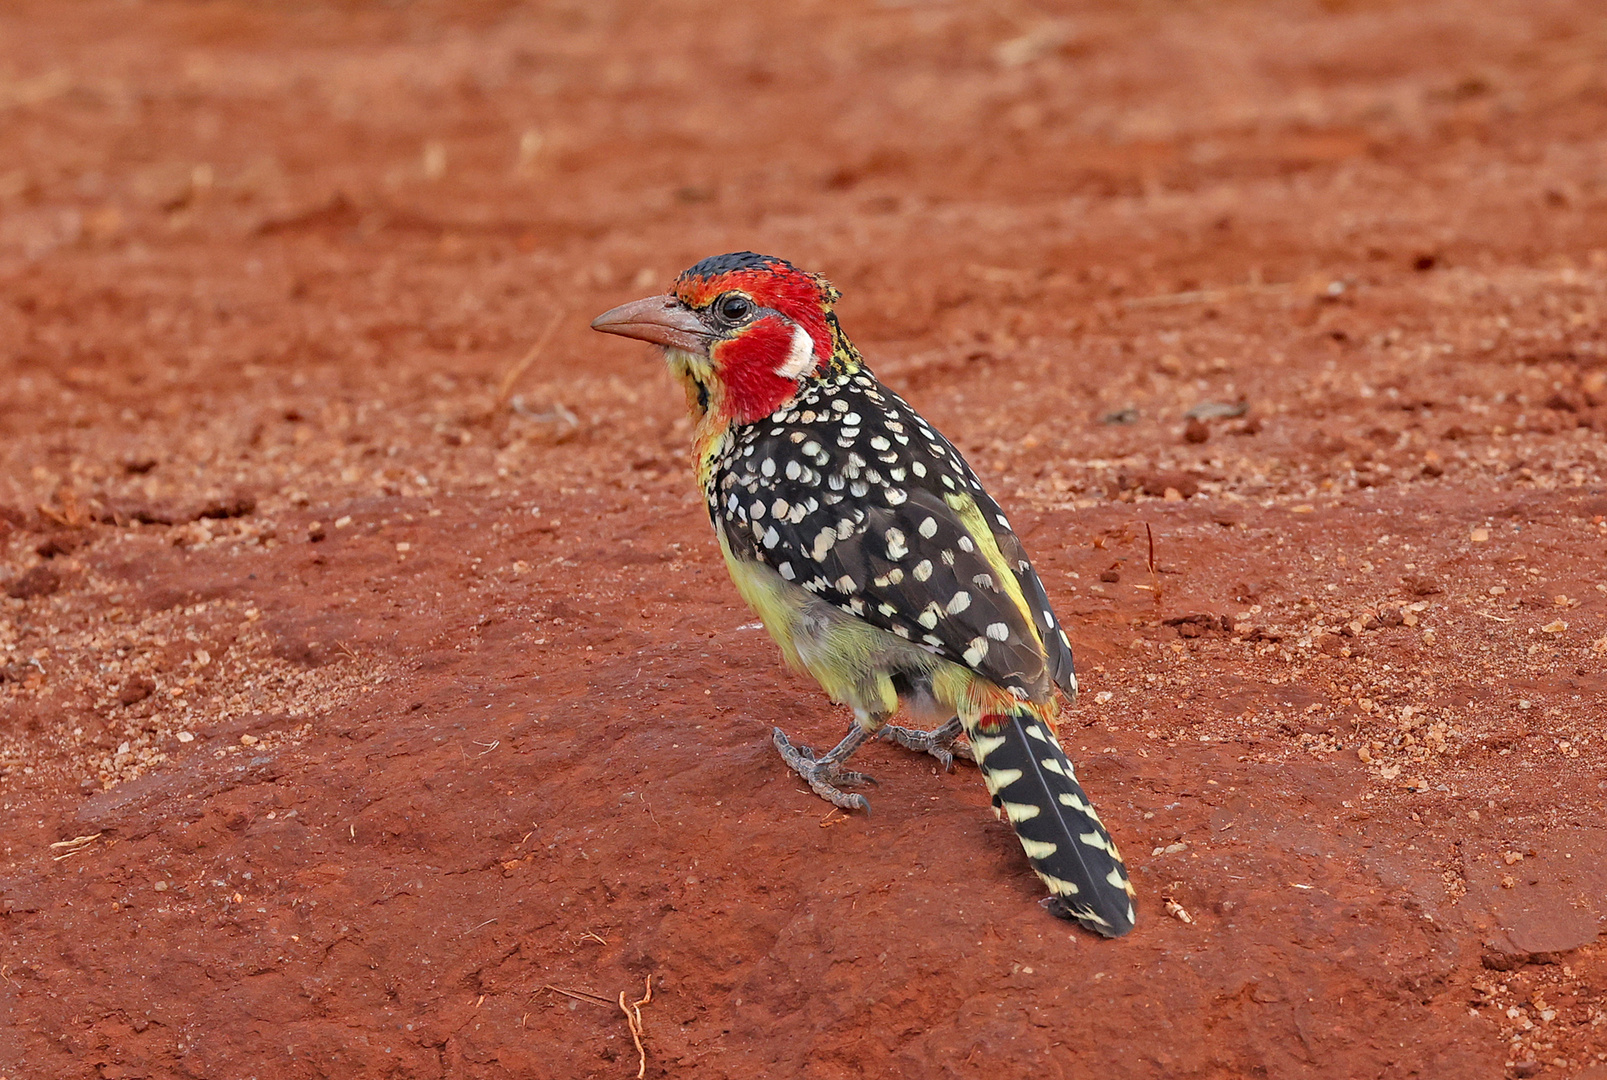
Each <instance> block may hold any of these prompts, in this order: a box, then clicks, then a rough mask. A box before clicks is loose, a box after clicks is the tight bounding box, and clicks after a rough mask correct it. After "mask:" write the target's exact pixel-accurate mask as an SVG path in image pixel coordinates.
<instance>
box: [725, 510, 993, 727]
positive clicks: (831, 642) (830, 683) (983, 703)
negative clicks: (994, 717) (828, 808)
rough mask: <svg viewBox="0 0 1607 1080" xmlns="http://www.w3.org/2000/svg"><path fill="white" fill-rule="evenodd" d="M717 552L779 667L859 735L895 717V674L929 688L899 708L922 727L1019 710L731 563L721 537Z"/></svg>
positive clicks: (911, 650) (941, 665) (974, 680)
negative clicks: (796, 675) (775, 650)
mask: <svg viewBox="0 0 1607 1080" xmlns="http://www.w3.org/2000/svg"><path fill="white" fill-rule="evenodd" d="M716 532H719V530H716ZM720 550H721V551H722V552H723V553H724V555H725V565H726V569H727V570H729V571H730V573H731V580H732V582H733V583H734V584H735V585H736V587H737V592H739V593H740V594H741V595H742V599H743V600H745V601H747V604H748V606H749V607H750V608H752V609H753V610H754V612H755V613H756V614H757V615H758V616H759V619H760V621H762V622H763V623H764V626H765V629H766V630H768V631H769V632H770V636H771V637H772V638H774V639H775V642H776V644H777V645H778V646H780V647H781V654H782V656H784V657H785V658H786V660H787V663H788V664H790V665H792V666H793V667H794V668H796V669H799V670H802V671H807V672H808V673H809V674H810V675H812V676H814V679H815V681H816V682H818V683H819V684H820V686H821V689H823V690H825V691H826V693H827V694H828V695H829V696H830V697H831V699H832V700H833V701H837V702H841V703H842V704H845V705H848V706H849V707H850V708H852V709H853V710H854V715H855V716H856V717H857V718H858V720H859V723H860V724H861V725H862V726H864V727H865V728H866V729H868V730H871V731H874V730H876V729H877V728H879V727H881V726H882V724H883V723H885V722H886V720H887V718H888V717H889V716H891V715H892V714H893V713H894V712H895V711H897V709H898V706H899V704H900V698H899V694H898V691H897V690H896V689H895V687H894V685H893V679H892V676H893V675H895V674H897V673H900V672H910V673H919V674H921V675H924V676H926V677H927V678H926V679H924V680H922V681H923V682H929V683H930V686H931V690H932V693H931V697H930V699H925V698H923V699H920V700H917V699H904V700H903V704H904V706H905V708H906V710H907V711H909V712H910V713H912V714H913V715H914V717H915V718H916V719H919V720H921V721H923V722H930V723H941V722H942V721H945V720H947V719H949V718H950V717H953V716H958V717H960V719H961V720H962V721H967V722H968V726H969V721H973V720H975V719H976V718H977V717H978V716H981V715H983V714H985V713H988V712H997V711H1001V710H1005V709H1009V708H1011V707H1012V706H1015V705H1017V704H1019V703H1018V702H1017V701H1016V700H1015V699H1014V698H1012V697H1011V696H1010V695H1009V693H1008V692H1006V691H1004V690H1003V689H1001V688H999V687H997V686H994V685H993V684H992V683H990V682H988V681H987V680H985V679H981V678H978V677H977V676H975V675H973V674H972V673H971V672H970V671H968V670H967V669H966V668H964V667H961V666H960V665H958V664H955V663H953V662H951V661H948V660H945V659H943V658H942V657H939V656H934V655H933V654H931V653H929V652H927V651H926V650H925V649H922V648H920V647H919V646H917V645H914V644H913V643H911V642H909V641H907V640H905V639H904V638H901V637H899V636H897V635H896V634H891V633H888V632H887V631H886V630H882V629H880V628H879V627H875V626H872V625H871V624H870V623H868V622H865V621H864V620H863V619H858V618H855V617H854V616H852V615H850V614H848V613H846V612H844V611H841V610H839V609H838V608H836V607H834V606H833V605H831V604H829V603H827V602H826V601H824V600H821V599H820V598H819V597H817V596H815V595H813V594H812V593H810V592H808V591H807V590H806V589H803V588H801V587H799V586H798V585H795V584H793V583H792V582H790V581H786V580H785V579H783V578H782V577H781V575H780V574H778V573H776V572H775V571H774V570H772V569H771V568H770V567H768V566H765V565H764V564H762V563H756V562H750V561H748V560H745V559H738V558H736V557H735V556H733V555H732V554H731V549H730V547H729V546H728V545H727V544H726V540H725V536H724V534H723V533H721V534H720Z"/></svg>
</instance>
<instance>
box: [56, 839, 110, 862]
mask: <svg viewBox="0 0 1607 1080" xmlns="http://www.w3.org/2000/svg"><path fill="white" fill-rule="evenodd" d="M100 836H101V834H100V833H91V834H90V835H88V836H75V837H73V838H72V839H71V840H57V841H56V842H55V843H54V844H51V845H50V846H51V848H52V849H53V850H54V851H55V852H56V853H55V854H54V855H52V856H51V858H52V859H53V860H55V861H56V862H61V860H63V859H70V858H72V857H73V856H74V855H77V854H78V853H79V852H80V851H83V850H85V849H86V848H88V847H89V845H90V844H93V843H94V842H95V841H96V840H98V839H100Z"/></svg>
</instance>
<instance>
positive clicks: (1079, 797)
mask: <svg viewBox="0 0 1607 1080" xmlns="http://www.w3.org/2000/svg"><path fill="white" fill-rule="evenodd" d="M965 727H966V735H967V736H968V737H969V738H970V741H971V749H972V752H973V753H975V755H976V762H977V765H978V766H980V767H981V769H982V779H983V781H984V782H985V783H986V784H987V785H988V791H989V792H990V793H991V794H992V795H993V805H994V808H995V809H996V810H998V811H999V813H1000V814H1001V815H1002V816H1004V817H1008V818H1009V819H1010V825H1011V827H1012V828H1014V829H1015V831H1016V836H1017V838H1019V839H1020V841H1021V846H1022V848H1023V849H1024V850H1025V851H1026V853H1027V858H1028V859H1030V860H1031V861H1032V869H1033V871H1034V872H1035V873H1036V874H1037V875H1038V877H1039V878H1040V879H1042V881H1043V883H1044V884H1045V885H1047V886H1049V893H1050V896H1049V899H1048V901H1046V903H1045V906H1046V907H1047V908H1048V909H1049V910H1050V911H1051V912H1052V913H1053V914H1055V915H1058V916H1060V917H1061V918H1063V919H1076V920H1077V921H1078V922H1080V923H1082V924H1083V926H1085V927H1087V928H1088V929H1090V930H1094V931H1097V932H1098V933H1100V934H1103V935H1104V936H1106V937H1120V936H1121V935H1123V934H1125V933H1127V931H1129V930H1131V929H1132V928H1133V901H1132V897H1133V887H1132V885H1131V884H1130V883H1129V882H1128V880H1127V868H1126V866H1124V865H1123V863H1122V857H1121V853H1120V852H1119V851H1117V850H1116V843H1115V841H1113V840H1112V839H1111V838H1110V833H1109V832H1107V831H1106V830H1105V825H1104V823H1103V822H1101V821H1100V820H1099V815H1098V814H1097V813H1095V812H1094V808H1093V806H1092V805H1091V804H1090V803H1089V801H1088V796H1087V795H1086V794H1085V793H1084V792H1083V789H1082V785H1081V784H1079V783H1077V776H1076V773H1074V772H1073V771H1072V766H1071V761H1070V759H1068V758H1067V757H1066V753H1065V751H1064V750H1062V749H1061V748H1060V742H1059V740H1058V739H1056V738H1055V733H1054V729H1053V728H1052V727H1050V726H1049V723H1048V722H1047V721H1046V720H1045V719H1043V717H1041V716H1040V715H1039V714H1038V713H1037V712H1036V711H1035V710H1034V709H1033V708H1032V707H1031V706H1030V705H1026V704H1023V705H1022V706H1021V707H1019V708H1016V709H1013V710H1011V711H1010V712H1008V713H993V714H989V715H985V716H981V717H978V718H977V719H976V721H974V722H968V723H966V725H965Z"/></svg>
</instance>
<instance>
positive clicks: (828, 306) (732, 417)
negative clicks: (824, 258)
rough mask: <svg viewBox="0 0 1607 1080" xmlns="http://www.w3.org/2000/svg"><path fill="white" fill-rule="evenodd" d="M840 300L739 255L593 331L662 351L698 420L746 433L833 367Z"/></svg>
mask: <svg viewBox="0 0 1607 1080" xmlns="http://www.w3.org/2000/svg"><path fill="white" fill-rule="evenodd" d="M837 297H838V293H837V290H836V289H834V288H832V286H831V284H830V283H828V282H827V281H826V279H825V278H823V277H820V276H818V275H816V274H810V273H806V272H804V271H802V270H799V269H798V268H797V267H795V266H793V265H792V264H791V263H789V262H787V261H786V260H785V259H777V258H774V257H773V256H769V255H755V254H754V253H753V252H751V251H740V252H736V253H735V254H731V255H716V256H714V257H712V258H708V259H704V260H703V261H702V262H700V263H698V264H697V265H695V266H692V267H690V268H688V269H687V270H685V271H683V272H682V273H681V276H680V277H678V278H676V279H675V284H674V286H673V287H672V288H671V289H670V291H669V292H668V293H667V294H665V295H663V296H650V297H648V298H647V299H645V300H636V301H633V302H632V303H629V304H622V305H620V306H619V307H617V308H614V309H613V310H612V311H607V312H604V313H603V314H601V315H599V316H597V318H596V319H594V320H592V324H591V325H592V329H593V330H601V331H602V332H603V333H605V334H619V335H620V336H622V337H630V338H638V339H640V340H642V341H650V342H652V343H653V344H654V345H658V346H661V347H662V348H663V349H664V353H665V357H666V359H667V360H668V361H669V364H670V368H671V370H672V371H673V372H674V373H675V374H676V375H677V376H678V377H679V378H680V379H681V381H682V382H683V383H685V385H686V389H687V400H688V402H689V404H690V406H691V408H692V410H693V412H694V413H695V414H696V415H697V416H698V418H699V419H704V418H713V419H715V420H717V421H719V422H721V423H737V424H747V423H753V422H754V421H756V420H759V419H762V418H763V417H766V416H769V415H770V414H771V413H773V412H774V411H775V410H776V409H778V408H780V407H781V406H782V405H784V404H785V403H786V402H787V401H789V400H791V399H792V397H793V396H794V395H795V394H797V392H798V389H799V387H800V386H802V385H803V384H804V383H805V382H806V381H807V380H809V379H811V378H813V377H815V376H816V375H818V374H819V373H820V372H821V371H822V370H823V369H824V368H825V367H826V366H827V365H828V364H830V363H831V361H832V357H833V353H834V351H835V350H837V349H838V347H839V345H838V343H839V340H840V338H841V334H840V332H839V331H838V330H837V326H836V318H835V316H834V315H833V314H832V304H833V303H835V302H836V300H837ZM850 348H851V347H850Z"/></svg>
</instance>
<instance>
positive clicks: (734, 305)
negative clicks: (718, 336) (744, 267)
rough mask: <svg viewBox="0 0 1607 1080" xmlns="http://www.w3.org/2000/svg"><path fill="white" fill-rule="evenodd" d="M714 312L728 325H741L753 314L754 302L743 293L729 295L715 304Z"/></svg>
mask: <svg viewBox="0 0 1607 1080" xmlns="http://www.w3.org/2000/svg"><path fill="white" fill-rule="evenodd" d="M714 310H715V311H717V312H718V313H719V315H720V318H721V319H723V320H724V321H725V322H728V323H739V322H741V321H742V320H744V319H746V318H747V317H748V316H749V315H752V314H753V301H752V300H749V299H748V298H747V297H746V296H743V295H742V294H741V293H727V294H726V295H724V296H722V297H720V298H719V299H718V300H716V301H715V302H714Z"/></svg>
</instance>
